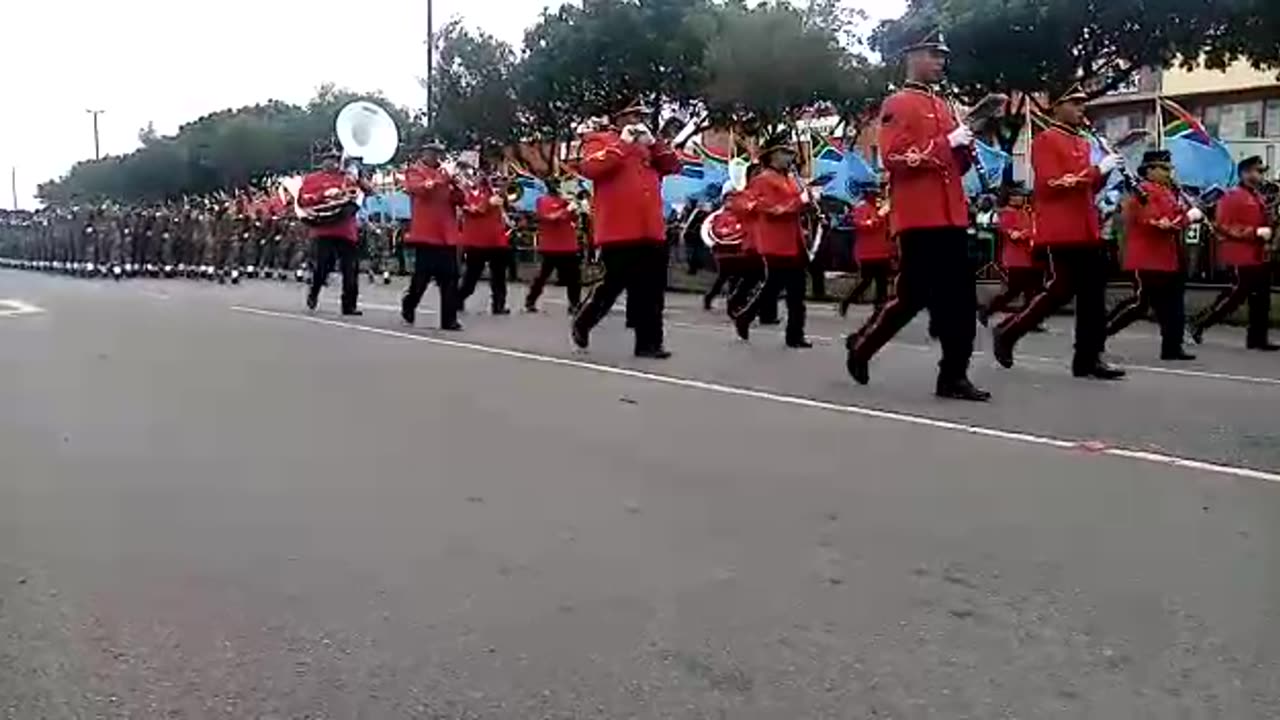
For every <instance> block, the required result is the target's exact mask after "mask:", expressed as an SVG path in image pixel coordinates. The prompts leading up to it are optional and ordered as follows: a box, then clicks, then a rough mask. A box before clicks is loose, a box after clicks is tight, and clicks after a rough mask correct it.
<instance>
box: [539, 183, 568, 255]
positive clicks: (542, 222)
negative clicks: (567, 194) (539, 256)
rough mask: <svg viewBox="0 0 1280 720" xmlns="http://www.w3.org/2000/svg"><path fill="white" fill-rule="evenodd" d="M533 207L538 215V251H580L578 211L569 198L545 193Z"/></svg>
mask: <svg viewBox="0 0 1280 720" xmlns="http://www.w3.org/2000/svg"><path fill="white" fill-rule="evenodd" d="M533 209H534V212H535V213H536V214H537V216H538V252H540V253H575V252H577V251H578V227H577V222H576V221H577V219H578V213H577V211H576V210H574V208H573V205H571V204H570V203H569V201H568V200H566V199H564V198H562V197H559V196H557V195H543V196H542V197H540V198H538V201H537V202H536V203H534V208H533Z"/></svg>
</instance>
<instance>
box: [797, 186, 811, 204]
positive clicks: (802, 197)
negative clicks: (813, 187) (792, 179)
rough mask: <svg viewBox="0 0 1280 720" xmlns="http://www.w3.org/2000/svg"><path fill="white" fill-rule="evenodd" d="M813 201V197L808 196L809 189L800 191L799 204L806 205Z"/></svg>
mask: <svg viewBox="0 0 1280 720" xmlns="http://www.w3.org/2000/svg"><path fill="white" fill-rule="evenodd" d="M812 201H813V195H811V194H809V188H807V187H806V188H801V189H800V202H804V203H808V202H812Z"/></svg>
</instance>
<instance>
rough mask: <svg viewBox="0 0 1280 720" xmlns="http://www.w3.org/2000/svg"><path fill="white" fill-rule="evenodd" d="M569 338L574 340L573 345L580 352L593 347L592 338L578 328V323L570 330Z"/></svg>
mask: <svg viewBox="0 0 1280 720" xmlns="http://www.w3.org/2000/svg"><path fill="white" fill-rule="evenodd" d="M569 336H570V337H571V338H573V344H574V345H576V346H577V347H578V349H579V350H586V349H587V347H588V346H589V345H591V336H590V335H589V334H587V331H586V330H583V329H582V328H580V327H578V324H577V323H574V324H573V327H572V328H570V329H569Z"/></svg>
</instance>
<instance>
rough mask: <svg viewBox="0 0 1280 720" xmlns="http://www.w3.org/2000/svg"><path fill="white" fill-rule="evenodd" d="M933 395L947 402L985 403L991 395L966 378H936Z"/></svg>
mask: <svg viewBox="0 0 1280 720" xmlns="http://www.w3.org/2000/svg"><path fill="white" fill-rule="evenodd" d="M934 394H935V395H937V396H938V397H940V398H945V399H947V400H964V401H966V402H987V401H989V400H990V399H991V393H989V392H987V391H986V390H983V389H982V388H980V387H978V386H977V385H974V384H973V383H972V382H970V381H969V378H967V377H959V378H956V379H954V380H944V379H943V378H938V385H937V388H936V389H935V390H934Z"/></svg>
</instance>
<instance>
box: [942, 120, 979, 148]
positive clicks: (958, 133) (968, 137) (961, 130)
mask: <svg viewBox="0 0 1280 720" xmlns="http://www.w3.org/2000/svg"><path fill="white" fill-rule="evenodd" d="M947 142H949V143H951V147H953V148H958V147H965V146H967V145H969V144H971V143H972V142H973V131H972V130H970V129H969V126H968V125H961V126H960V127H957V128H956V129H955V130H952V131H951V132H950V133H949V134H948V135H947Z"/></svg>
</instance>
